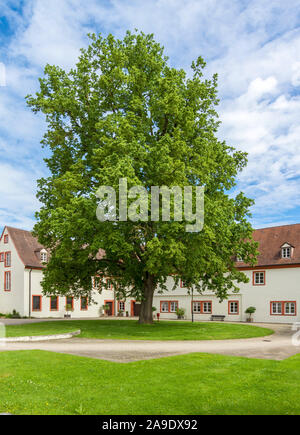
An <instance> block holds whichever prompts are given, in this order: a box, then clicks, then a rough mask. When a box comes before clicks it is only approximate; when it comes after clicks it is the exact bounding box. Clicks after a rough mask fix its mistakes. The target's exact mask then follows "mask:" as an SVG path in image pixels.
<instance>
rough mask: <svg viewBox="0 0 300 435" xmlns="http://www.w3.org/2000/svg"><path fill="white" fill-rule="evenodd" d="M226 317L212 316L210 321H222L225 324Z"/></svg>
mask: <svg viewBox="0 0 300 435" xmlns="http://www.w3.org/2000/svg"><path fill="white" fill-rule="evenodd" d="M225 317H226V316H221V315H216V314H215V315H213V316H211V318H210V320H211V321H212V322H213V321H220V322H224V319H225Z"/></svg>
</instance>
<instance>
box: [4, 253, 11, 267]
mask: <svg viewBox="0 0 300 435" xmlns="http://www.w3.org/2000/svg"><path fill="white" fill-rule="evenodd" d="M4 266H5V267H10V266H11V253H10V252H5V254H4Z"/></svg>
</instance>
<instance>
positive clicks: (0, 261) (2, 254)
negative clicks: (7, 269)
mask: <svg viewBox="0 0 300 435" xmlns="http://www.w3.org/2000/svg"><path fill="white" fill-rule="evenodd" d="M4 258H5V256H4V252H0V263H4Z"/></svg>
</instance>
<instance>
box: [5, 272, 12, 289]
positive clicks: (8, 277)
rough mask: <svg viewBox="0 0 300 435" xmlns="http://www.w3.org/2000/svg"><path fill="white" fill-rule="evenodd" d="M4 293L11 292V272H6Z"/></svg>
mask: <svg viewBox="0 0 300 435" xmlns="http://www.w3.org/2000/svg"><path fill="white" fill-rule="evenodd" d="M4 291H6V292H10V291H11V274H10V272H4Z"/></svg>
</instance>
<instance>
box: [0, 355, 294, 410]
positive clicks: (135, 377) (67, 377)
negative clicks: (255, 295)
mask: <svg viewBox="0 0 300 435" xmlns="http://www.w3.org/2000/svg"><path fill="white" fill-rule="evenodd" d="M299 384H300V355H297V356H295V357H292V358H289V359H287V360H285V361H281V362H280V361H272V360H258V359H247V358H240V357H228V356H221V355H207V354H190V355H183V356H175V357H168V358H161V359H153V360H146V361H139V362H134V363H129V364H121V363H112V362H108V361H101V360H94V359H90V358H83V357H78V356H72V355H64V354H56V353H51V352H44V351H19V352H1V353H0V412H10V413H13V414H96V415H100V414H103V415H126V414H129V415H135V414H136V415H154V414H159V415H171V414H176V415H193V414H194V415H195V414H196V415H205V414H250V415H253V414H272V415H274V414H300V389H299Z"/></svg>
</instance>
